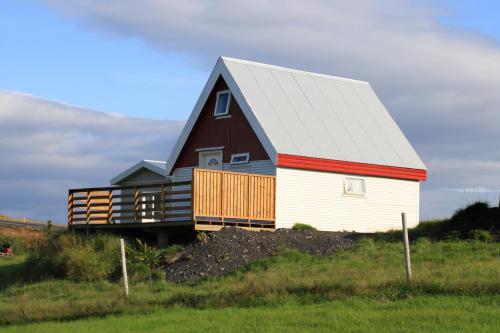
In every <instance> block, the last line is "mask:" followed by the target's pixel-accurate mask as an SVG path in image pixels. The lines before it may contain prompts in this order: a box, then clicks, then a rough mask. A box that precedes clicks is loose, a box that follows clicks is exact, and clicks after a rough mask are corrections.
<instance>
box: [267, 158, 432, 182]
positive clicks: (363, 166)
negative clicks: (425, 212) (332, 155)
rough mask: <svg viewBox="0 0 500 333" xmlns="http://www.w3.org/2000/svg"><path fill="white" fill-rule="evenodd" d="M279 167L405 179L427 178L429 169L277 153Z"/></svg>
mask: <svg viewBox="0 0 500 333" xmlns="http://www.w3.org/2000/svg"><path fill="white" fill-rule="evenodd" d="M276 165H277V166H279V167H285V168H293V169H303V170H315V171H330V172H339V173H349V174H354V175H365V176H376V177H387V178H396V179H405V180H426V179H427V170H423V169H412V168H402V167H395V166H387V165H378V164H368V163H358V162H346V161H337V160H328V159H325V158H316V157H304V156H297V155H288V154H277V156H276Z"/></svg>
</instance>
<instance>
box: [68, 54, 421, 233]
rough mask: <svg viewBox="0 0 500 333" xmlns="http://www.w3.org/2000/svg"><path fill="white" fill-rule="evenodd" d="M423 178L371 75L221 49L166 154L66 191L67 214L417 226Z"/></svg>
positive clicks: (71, 217)
mask: <svg viewBox="0 0 500 333" xmlns="http://www.w3.org/2000/svg"><path fill="white" fill-rule="evenodd" d="M206 169H209V170H206ZM193 170H194V171H193ZM217 170H218V171H217ZM263 175H265V176H263ZM193 177H194V178H193ZM426 177H427V171H426V167H425V165H424V164H423V163H422V161H421V160H420V158H419V157H418V155H417V153H416V152H415V150H414V149H413V147H412V146H411V144H410V143H409V142H408V140H407V139H406V137H405V136H404V134H403V133H402V132H401V130H400V128H399V127H398V125H397V124H396V122H395V121H394V119H393V118H392V117H391V115H390V114H389V112H388V111H387V110H386V109H385V107H384V105H383V104H382V103H381V101H380V100H379V98H378V97H377V95H376V94H375V92H374V91H373V89H372V87H371V86H370V84H369V83H367V82H363V81H357V80H351V79H345V78H339V77H335V76H330V75H323V74H316V73H309V72H304V71H299V70H294V69H288V68H283V67H276V66H271V65H265V64H260V63H255V62H249V61H244V60H238V59H230V58H224V57H223V58H220V59H219V60H218V61H217V64H216V65H215V67H214V69H213V71H212V73H211V74H210V77H209V78H208V82H207V83H206V85H205V87H204V89H203V91H202V92H201V95H200V97H199V99H198V101H197V103H196V105H195V107H194V109H193V111H192V113H191V115H190V117H189V119H188V120H187V122H186V125H185V127H184V129H183V130H182V132H181V134H180V136H179V138H178V140H177V142H176V144H175V146H174V147H173V149H172V151H171V153H170V156H169V157H168V159H167V162H155V161H142V162H140V163H138V164H136V165H134V166H133V167H131V168H129V169H128V170H126V171H124V172H122V173H121V174H120V175H118V176H117V177H115V178H113V180H112V185H114V186H113V187H108V188H86V189H72V190H70V191H69V203H68V223H69V225H70V226H71V227H74V228H78V227H82V228H88V227H89V226H91V225H92V224H95V225H96V227H101V225H102V226H103V227H125V226H130V227H132V226H134V227H135V226H136V225H137V224H138V223H137V222H151V223H148V224H147V225H148V227H153V226H155V227H157V228H169V227H172V226H179V225H181V223H180V222H182V223H184V224H182V225H184V226H187V227H192V226H193V225H194V227H195V229H198V230H217V228H221V227H223V226H227V225H234V226H244V227H249V228H268V229H275V228H290V227H292V226H293V225H294V224H295V223H305V224H310V225H312V226H314V227H316V228H317V229H319V230H330V231H357V232H375V231H385V230H390V229H399V228H401V213H403V212H405V213H406V214H407V222H408V225H409V226H410V227H411V226H415V225H416V224H417V223H418V221H419V189H420V181H424V180H425V179H426ZM144 184H145V185H144ZM155 184H157V185H158V186H151V185H155ZM120 199H121V200H122V201H121V202H120ZM96 200H99V201H96ZM147 205H150V206H147ZM151 205H152V206H151ZM127 214H128V215H127ZM203 219H205V220H207V219H208V222H207V221H204V220H203ZM153 222H157V223H153ZM203 223H205V224H203Z"/></svg>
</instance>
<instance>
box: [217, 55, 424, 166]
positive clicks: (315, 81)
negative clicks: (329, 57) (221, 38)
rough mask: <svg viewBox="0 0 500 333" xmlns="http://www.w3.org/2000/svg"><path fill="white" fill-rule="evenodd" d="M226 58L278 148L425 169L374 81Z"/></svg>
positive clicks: (299, 152)
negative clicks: (376, 89)
mask: <svg viewBox="0 0 500 333" xmlns="http://www.w3.org/2000/svg"><path fill="white" fill-rule="evenodd" d="M222 62H223V63H224V65H225V66H226V67H227V69H228V71H229V73H230V74H231V76H232V78H233V79H234V81H235V82H236V84H237V86H238V88H239V90H240V91H241V93H242V95H243V96H244V98H245V100H246V102H247V103H248V105H249V106H250V108H251V110H252V112H253V113H254V114H255V117H256V118H257V120H258V122H259V123H260V125H261V126H262V129H263V131H264V132H265V134H266V136H267V137H268V138H269V140H270V141H271V143H272V145H273V146H274V149H275V150H276V152H277V153H282V154H292V155H300V156H307V157H319V158H326V159H334V160H342V161H351V162H362V163H372V164H381V165H391V166H399V167H407V168H416V169H425V165H424V164H423V163H422V161H421V160H420V158H419V157H418V155H417V153H416V152H415V150H414V149H413V147H412V146H411V144H410V143H409V142H408V140H407V139H406V137H405V136H404V134H403V133H402V132H401V130H400V129H399V127H398V125H397V124H396V122H395V121H394V120H393V119H392V117H391V115H390V114H389V112H388V111H387V110H386V109H385V107H384V105H383V104H382V102H381V101H380V100H379V98H378V97H377V95H376V94H375V92H374V91H373V89H372V88H371V86H370V84H369V83H368V82H364V81H356V80H351V79H345V78H339V77H335V76H328V75H322V74H315V73H309V72H304V71H298V70H293V69H288V68H283V67H276V66H271V65H265V64H260V63H255V62H249V61H243V60H238V59H231V58H222Z"/></svg>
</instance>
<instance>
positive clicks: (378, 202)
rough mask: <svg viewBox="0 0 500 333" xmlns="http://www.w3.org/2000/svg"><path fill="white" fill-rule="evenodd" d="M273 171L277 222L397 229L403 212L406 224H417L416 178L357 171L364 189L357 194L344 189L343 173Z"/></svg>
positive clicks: (330, 227)
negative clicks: (347, 192) (412, 179)
mask: <svg viewBox="0 0 500 333" xmlns="http://www.w3.org/2000/svg"><path fill="white" fill-rule="evenodd" d="M276 173H277V174H276V191H277V193H276V227H277V228H290V227H292V226H293V225H294V224H295V223H306V224H310V225H312V226H314V227H315V228H317V229H319V230H329V231H356V232H376V231H386V230H391V229H401V213H402V212H406V215H407V222H408V225H409V226H410V227H413V226H416V225H417V224H418V219H419V186H420V184H419V183H418V182H416V181H406V180H397V179H388V178H378V177H361V178H364V179H365V185H366V195H365V196H364V197H356V196H350V195H346V194H344V179H345V177H346V175H344V174H338V173H329V172H318V171H304V170H296V169H286V168H278V169H277V172H276ZM356 177H357V176H356Z"/></svg>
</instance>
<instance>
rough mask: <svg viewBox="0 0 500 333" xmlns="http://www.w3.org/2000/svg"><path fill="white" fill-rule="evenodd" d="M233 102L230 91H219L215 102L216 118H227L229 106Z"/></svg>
mask: <svg viewBox="0 0 500 333" xmlns="http://www.w3.org/2000/svg"><path fill="white" fill-rule="evenodd" d="M230 101H231V93H230V92H229V90H224V91H219V92H218V93H217V101H216V102H215V110H214V116H216V117H219V116H225V115H228V114H229V104H230Z"/></svg>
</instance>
